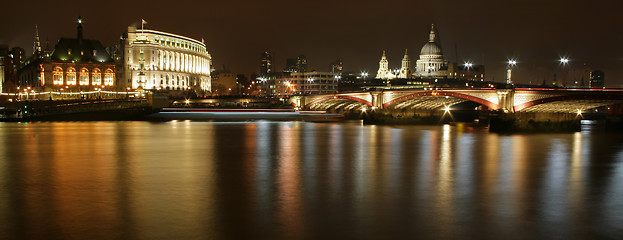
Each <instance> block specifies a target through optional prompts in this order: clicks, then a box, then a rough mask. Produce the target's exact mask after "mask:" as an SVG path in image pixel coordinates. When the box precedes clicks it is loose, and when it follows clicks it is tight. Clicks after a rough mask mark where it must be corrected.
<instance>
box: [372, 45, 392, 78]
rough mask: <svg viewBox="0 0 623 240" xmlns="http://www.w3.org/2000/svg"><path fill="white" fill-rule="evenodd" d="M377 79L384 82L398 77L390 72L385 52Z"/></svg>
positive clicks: (380, 62)
mask: <svg viewBox="0 0 623 240" xmlns="http://www.w3.org/2000/svg"><path fill="white" fill-rule="evenodd" d="M376 78H377V79H383V80H386V79H394V78H396V75H394V74H393V73H392V71H391V70H389V61H388V60H387V57H386V56H385V50H383V56H381V60H380V61H379V70H378V71H377V72H376Z"/></svg>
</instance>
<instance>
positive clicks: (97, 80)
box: [91, 68, 102, 86]
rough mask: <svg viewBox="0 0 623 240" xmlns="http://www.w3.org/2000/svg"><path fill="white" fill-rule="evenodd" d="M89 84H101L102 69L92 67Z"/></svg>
mask: <svg viewBox="0 0 623 240" xmlns="http://www.w3.org/2000/svg"><path fill="white" fill-rule="evenodd" d="M91 85H93V86H100V85H102V71H100V69H99V68H95V69H93V73H92V74H91Z"/></svg>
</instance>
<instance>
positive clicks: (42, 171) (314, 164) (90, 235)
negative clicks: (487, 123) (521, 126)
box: [0, 121, 623, 239]
mask: <svg viewBox="0 0 623 240" xmlns="http://www.w3.org/2000/svg"><path fill="white" fill-rule="evenodd" d="M0 223H1V224H0V239H413V238H421V239H457V238H471V239H594V238H602V239H621V238H623V134H613V133H607V132H603V131H591V130H590V129H589V130H585V131H583V132H578V133H564V134H512V135H503V134H502V135H501V134H493V133H488V132H487V130H486V129H480V128H472V127H469V126H449V125H444V126H370V125H361V124H360V123H308V122H268V121H257V122H189V121H186V122H184V121H180V122H164V123H150V122H38V123H0Z"/></svg>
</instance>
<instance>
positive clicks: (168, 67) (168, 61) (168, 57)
mask: <svg viewBox="0 0 623 240" xmlns="http://www.w3.org/2000/svg"><path fill="white" fill-rule="evenodd" d="M165 55H166V57H165V59H166V62H165V69H166V70H171V53H170V52H169V51H166V52H165Z"/></svg>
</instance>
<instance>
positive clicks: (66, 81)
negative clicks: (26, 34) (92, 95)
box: [18, 17, 116, 92]
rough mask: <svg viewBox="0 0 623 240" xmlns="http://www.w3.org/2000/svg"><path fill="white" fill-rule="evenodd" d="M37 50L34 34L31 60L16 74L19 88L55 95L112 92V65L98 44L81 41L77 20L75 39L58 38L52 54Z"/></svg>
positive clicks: (36, 38)
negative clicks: (100, 91)
mask: <svg viewBox="0 0 623 240" xmlns="http://www.w3.org/2000/svg"><path fill="white" fill-rule="evenodd" d="M40 46H41V45H40V43H39V37H38V34H37V36H36V37H35V44H34V48H33V50H34V53H33V56H31V57H30V58H29V59H28V60H27V61H26V63H25V64H24V66H23V67H22V68H21V69H20V70H19V71H18V76H19V87H21V88H32V89H33V90H36V91H56V92H58V91H63V92H80V91H93V90H97V89H111V90H112V89H114V88H115V86H116V82H115V77H114V76H115V72H116V69H115V64H114V61H113V59H112V58H111V57H110V55H109V54H108V53H107V52H106V49H105V48H104V47H103V46H102V44H101V43H100V42H99V41H98V40H90V39H85V38H84V37H83V27H82V19H81V18H80V17H78V27H77V36H76V38H61V39H60V40H59V41H58V43H56V45H55V46H54V49H53V51H52V52H51V53H49V52H46V51H42V50H41V47H40Z"/></svg>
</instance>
